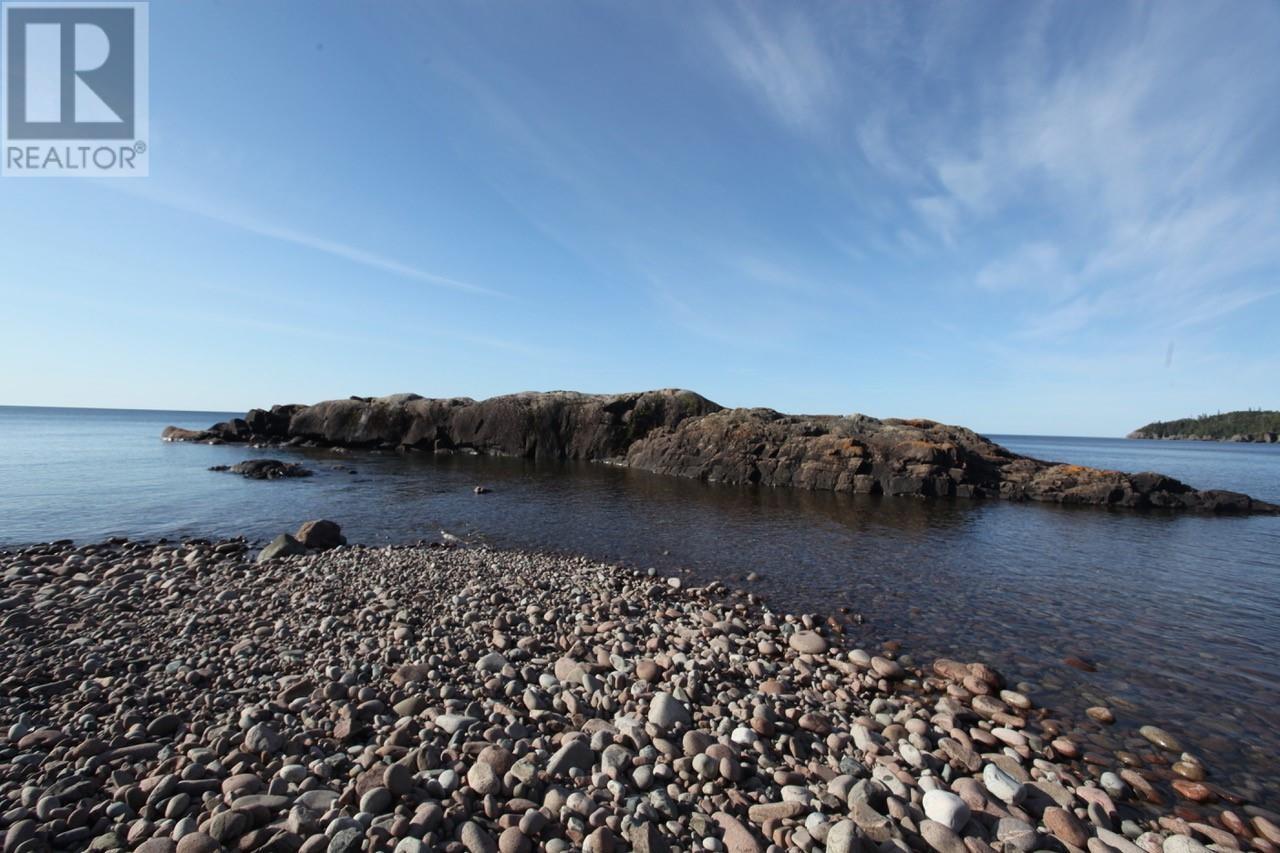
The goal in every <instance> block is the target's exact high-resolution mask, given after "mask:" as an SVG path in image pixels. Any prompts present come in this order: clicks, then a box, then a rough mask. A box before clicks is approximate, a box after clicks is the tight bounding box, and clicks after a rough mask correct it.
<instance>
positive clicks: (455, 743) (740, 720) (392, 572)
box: [0, 524, 1280, 853]
mask: <svg viewBox="0 0 1280 853" xmlns="http://www.w3.org/2000/svg"><path fill="white" fill-rule="evenodd" d="M298 540H300V541H292V540H291V544H290V542H286V543H284V544H285V545H287V546H288V547H281V543H279V542H277V543H275V545H274V547H273V548H272V549H271V550H269V551H268V552H267V557H266V558H265V559H260V557H261V556H262V554H261V552H260V551H259V549H258V548H256V547H251V546H250V545H249V543H247V542H245V541H243V540H239V539H236V540H226V541H218V542H212V541H204V540H197V541H188V542H158V543H148V542H130V541H126V540H111V541H108V542H104V543H99V544H90V545H75V544H74V543H71V542H69V541H63V542H58V543H51V544H46V545H39V546H32V547H28V548H23V549H18V550H14V551H8V552H0V572H2V573H3V577H4V585H3V588H2V590H0V659H2V660H3V661H4V667H3V673H2V674H0V724H2V727H0V833H2V836H3V850H4V853H10V851H14V853H16V852H17V851H38V850H48V849H55V850H83V849H93V850H146V851H175V850H176V851H182V853H188V851H191V852H192V853H194V851H213V850H222V849H228V850H246V851H249V850H273V851H274V850H278V851H288V853H293V851H347V853H354V851H360V850H369V851H382V850H386V851H391V850H394V851H398V852H399V851H403V853H413V851H420V850H440V851H448V853H461V851H464V850H465V851H467V853H492V851H499V850H500V851H502V853H533V851H547V853H563V851H569V850H584V851H592V853H612V851H625V850H635V851H668V850H680V851H693V850H705V851H713V853H714V851H729V853H763V852H764V851H769V852H770V853H776V851H783V850H800V851H804V853H817V851H824V850H825V851H827V853H849V851H861V853H868V851H872V850H874V851H878V853H895V851H901V853H908V851H928V850H935V851H939V853H966V851H967V853H984V851H988V850H995V851H1002V853H1029V851H1033V850H1053V851H1059V852H1060V853H1070V851H1076V850H1088V851H1089V853H1113V852H1114V853H1157V851H1161V852H1162V853H1201V851H1204V850H1206V849H1211V850H1218V851H1226V850H1236V849H1239V850H1258V851H1276V850H1280V816H1277V815H1276V813H1275V812H1274V811H1272V810H1270V809H1269V805H1271V804H1265V803H1253V802H1246V801H1244V800H1243V799H1242V798H1241V797H1239V796H1238V795H1236V794H1234V793H1233V792H1231V791H1230V790H1226V789H1223V788H1221V787H1218V786H1217V785H1215V784H1214V783H1213V782H1212V781H1211V764H1212V756H1204V755H1195V754H1192V753H1190V752H1186V751H1184V750H1183V747H1182V745H1181V744H1180V743H1179V742H1178V740H1177V739H1176V738H1175V737H1174V736H1173V735H1171V734H1170V733H1168V732H1166V731H1164V730H1163V729H1161V728H1159V727H1158V726H1157V725H1155V724H1153V723H1154V722H1158V721H1153V723H1149V724H1146V725H1143V726H1142V727H1141V728H1140V729H1139V731H1140V732H1141V736H1142V740H1143V746H1142V748H1141V749H1136V750H1123V751H1117V752H1115V753H1109V752H1098V751H1097V750H1096V749H1093V748H1091V744H1092V743H1095V742H1096V738H1094V737H1093V736H1092V733H1093V732H1096V731H1098V730H1103V729H1105V728H1106V727H1107V726H1109V725H1111V724H1112V723H1113V722H1114V721H1115V718H1116V715H1117V714H1120V713H1122V711H1120V710H1117V709H1111V708H1106V707H1101V706H1099V707H1092V708H1090V709H1089V712H1088V714H1087V715H1085V716H1084V717H1083V718H1082V719H1078V720H1071V719H1065V718H1064V717H1062V716H1061V715H1056V714H1055V713H1054V712H1053V711H1052V710H1051V709H1046V708H1041V707H1038V706H1037V703H1036V702H1035V699H1034V696H1033V695H1032V691H1030V690H1029V689H1024V687H1023V685H1021V684H1020V683H1019V682H1017V681H1016V680H1012V679H1011V678H1006V676H1005V675H1003V674H1001V673H999V672H997V671H996V670H995V669H993V668H992V667H990V666H988V665H986V664H985V663H983V662H980V661H956V660H949V659H938V660H929V661H917V660H914V659H913V658H912V657H911V656H910V654H909V653H908V652H909V650H905V649H900V648H899V647H898V646H897V644H896V643H893V642H885V643H883V644H882V645H881V646H878V647H874V648H872V647H864V648H855V647H853V646H852V644H851V643H850V642H849V641H848V639H847V638H846V637H845V636H844V635H843V634H842V633H841V628H840V624H841V623H840V622H838V621H837V620H834V619H830V618H828V614H787V613H781V612H775V611H774V610H772V609H771V608H770V606H769V603H768V602H767V601H763V600H761V599H760V598H759V597H758V596H757V595H755V594H753V593H752V592H751V591H750V590H749V589H735V588H731V587H729V586H726V585H725V584H723V583H720V582H714V583H710V584H708V585H705V586H693V585H691V584H690V583H689V582H688V581H687V580H686V579H682V578H679V577H662V576H658V575H656V574H654V573H650V572H640V571H635V570H630V569H624V568H620V567H617V566H613V565H608V564H603V563H598V562H594V561H592V560H588V559H586V558H575V557H566V556H560V555H549V554H542V553H534V552H526V551H511V550H496V549H489V548H456V547H444V546H441V545H439V544H430V545H428V544H419V545H411V546H388V547H380V548H369V547H362V546H358V545H353V546H347V545H339V544H337V543H338V542H339V541H340V537H339V535H338V532H337V529H336V526H334V527H333V528H332V529H329V528H326V527H324V526H323V524H322V525H320V526H315V525H312V526H309V527H308V526H304V529H303V530H300V531H299V536H298ZM306 546H310V547H306ZM271 554H275V555H277V556H270V555H271Z"/></svg>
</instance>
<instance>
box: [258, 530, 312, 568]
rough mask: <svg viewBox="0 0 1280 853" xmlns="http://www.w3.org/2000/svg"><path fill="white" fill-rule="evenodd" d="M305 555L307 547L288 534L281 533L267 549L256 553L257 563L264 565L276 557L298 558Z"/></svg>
mask: <svg viewBox="0 0 1280 853" xmlns="http://www.w3.org/2000/svg"><path fill="white" fill-rule="evenodd" d="M305 553H307V546H305V545H303V544H302V543H301V542H299V541H298V540H297V539H295V538H293V537H292V536H290V535H289V534H288V533H281V534H280V535H279V536H277V537H276V538H275V539H272V540H271V543H270V544H269V545H267V547H265V548H263V549H262V550H261V551H259V552H258V562H259V563H265V562H267V561H268V560H274V559H276V558H277V557H298V556H302V555H303V554H305Z"/></svg>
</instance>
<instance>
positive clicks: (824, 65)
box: [707, 5, 838, 131]
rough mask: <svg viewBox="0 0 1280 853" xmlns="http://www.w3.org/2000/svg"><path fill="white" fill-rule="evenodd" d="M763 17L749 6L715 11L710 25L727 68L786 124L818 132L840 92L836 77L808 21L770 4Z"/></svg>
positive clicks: (713, 41)
mask: <svg viewBox="0 0 1280 853" xmlns="http://www.w3.org/2000/svg"><path fill="white" fill-rule="evenodd" d="M772 9H773V10H774V14H773V15H771V16H770V20H768V21H765V20H763V19H762V17H761V16H760V15H759V14H757V13H756V11H755V10H754V9H753V8H751V7H750V6H746V5H742V6H737V7H735V11H733V12H728V13H718V12H717V13H712V14H711V15H710V16H709V17H708V18H707V29H708V32H709V34H710V36H711V41H712V43H713V44H714V45H715V46H716V47H717V48H718V49H719V51H720V54H721V56H722V57H723V59H724V61H725V63H726V64H727V66H728V69H729V70H730V71H731V72H732V73H733V75H734V76H736V77H737V78H738V80H739V82H740V83H742V84H743V85H745V86H746V87H747V88H748V90H749V91H750V92H751V93H752V94H753V95H754V96H755V97H757V98H759V99H760V100H761V102H762V103H763V104H764V106H766V107H767V108H768V109H769V110H771V111H772V112H773V113H774V114H775V115H776V116H777V117H778V118H779V119H781V120H782V122H784V123H785V124H787V125H788V126H790V127H792V128H795V129H799V130H805V131H819V130H821V129H822V127H823V126H824V125H825V122H826V119H827V117H828V110H829V108H830V107H831V105H832V103H833V102H834V98H835V94H836V92H837V91H838V86H837V83H836V80H837V75H836V72H835V69H834V68H833V66H832V63H831V61H830V59H829V57H828V55H827V52H826V51H825V49H824V48H823V47H822V45H821V43H820V41H819V39H818V34H817V33H816V32H815V31H814V30H813V28H812V26H811V24H810V22H809V20H808V19H807V18H806V17H804V16H803V15H802V14H800V13H799V12H792V11H788V7H784V6H781V5H777V6H774V7H772Z"/></svg>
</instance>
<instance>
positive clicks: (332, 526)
mask: <svg viewBox="0 0 1280 853" xmlns="http://www.w3.org/2000/svg"><path fill="white" fill-rule="evenodd" d="M293 536H294V538H295V539H297V540H298V541H299V542H301V543H302V544H303V545H304V546H306V547H307V548H314V549H318V550H324V549H326V548H337V547H338V546H339V545H346V544H347V537H345V536H343V535H342V528H341V527H339V526H338V523H337V522H336V521H324V520H319V521H305V522H303V523H302V526H301V527H299V528H298V532H297V533H295V534H293Z"/></svg>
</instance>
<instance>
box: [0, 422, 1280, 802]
mask: <svg viewBox="0 0 1280 853" xmlns="http://www.w3.org/2000/svg"><path fill="white" fill-rule="evenodd" d="M225 416H226V415H225V414H219V413H191V412H134V411H130V412H119V411H102V410H67V409H27V408H4V407H0V547H2V546H7V545H16V544H23V543H30V542H35V541H43V540H50V539H55V538H63V537H71V538H75V539H77V540H83V541H90V540H96V539H102V538H105V537H107V536H112V535H127V536H131V537H134V538H157V537H161V536H167V537H170V538H173V537H180V536H218V535H240V534H244V535H246V536H249V537H251V538H255V539H266V538H270V537H272V536H275V535H276V534H278V533H280V532H282V531H285V530H293V529H294V528H295V527H296V526H297V525H298V523H299V522H301V521H303V520H306V519H308V518H318V517H326V518H332V519H334V520H336V521H338V522H340V523H341V524H342V526H343V529H344V531H345V532H346V533H347V535H348V537H349V538H350V539H351V540H352V541H357V542H364V543H379V542H406V541H414V540H417V539H421V538H428V539H430V538H435V537H437V536H438V535H439V531H441V530H448V531H450V532H452V533H455V534H457V535H460V536H465V537H468V538H471V539H474V540H477V541H485V542H489V543H492V544H494V545H500V546H513V547H531V548H541V549H548V550H557V551H572V552H582V553H586V554H589V555H592V556H594V557H598V558H602V559H609V560H615V561H620V562H623V563H627V564H630V565H635V566H641V567H648V566H654V567H657V568H659V569H661V570H663V571H689V572H691V573H693V575H694V576H696V577H698V578H702V579H708V578H725V579H729V580H734V579H738V578H741V577H742V576H744V575H745V574H746V573H747V572H750V571H756V572H759V573H760V574H761V575H763V580H761V581H760V582H759V583H758V584H757V588H758V589H759V591H760V592H761V593H762V594H764V595H765V596H766V598H767V599H768V600H769V601H770V603H772V604H774V605H775V606H780V607H786V608H789V609H792V610H798V611H812V612H821V613H831V612H833V611H835V610H836V609H838V608H842V607H845V608H848V609H849V611H850V612H852V613H857V614H861V616H862V617H863V619H864V623H863V624H862V625H861V626H860V627H855V628H854V629H853V630H854V631H855V632H860V633H861V634H863V635H864V637H863V639H864V640H865V641H866V642H867V643H874V642H879V641H883V640H887V639H895V640H900V641H902V642H903V643H904V648H905V649H907V650H908V651H910V652H912V653H913V654H914V655H915V656H917V657H919V658H922V659H927V658H928V657H930V656H933V655H940V654H945V655H948V656H953V657H960V658H967V659H979V658H980V659H983V660H988V661H990V662H992V663H993V664H995V665H997V666H998V667H999V668H1001V669H1002V670H1004V671H1005V673H1006V674H1007V675H1009V676H1010V677H1011V679H1012V680H1016V681H1024V682H1028V683H1029V684H1031V685H1032V688H1033V692H1034V693H1035V695H1036V698H1037V699H1039V700H1041V701H1043V702H1044V703H1046V704H1048V705H1051V706H1053V707H1061V708H1063V709H1064V711H1068V712H1077V713H1078V712H1079V711H1080V710H1081V709H1082V708H1083V707H1084V706H1086V705H1088V704H1094V703H1097V702H1105V703H1107V704H1110V705H1112V706H1113V707H1115V708H1116V709H1117V710H1118V712H1119V715H1120V716H1121V718H1122V722H1123V724H1122V725H1120V726H1117V727H1115V728H1114V729H1110V730H1107V731H1105V732H1104V731H1102V730H1100V729H1095V730H1092V731H1091V733H1090V736H1092V737H1095V738H1096V739H1097V743H1098V744H1099V745H1102V746H1117V745H1124V744H1126V743H1128V742H1130V741H1132V738H1133V734H1132V731H1133V728H1134V727H1136V725H1140V724H1142V723H1147V722H1154V723H1157V724H1159V725H1162V726H1163V727H1165V728H1167V729H1169V730H1170V731H1172V732H1174V733H1175V734H1176V735H1178V736H1179V737H1180V738H1181V739H1182V740H1183V741H1184V744H1186V745H1187V746H1188V748H1189V749H1190V750H1192V751H1195V752H1197V753H1199V754H1201V755H1202V756H1203V757H1204V759H1205V760H1206V761H1207V762H1208V764H1209V767H1210V769H1211V771H1212V775H1211V779H1212V780H1213V781H1217V782H1218V783H1220V784H1223V785H1227V786H1229V787H1231V788H1233V789H1235V790H1237V791H1241V792H1244V793H1247V794H1249V795H1250V796H1252V797H1253V798H1254V799H1255V800H1257V801H1260V802H1265V803H1269V804H1272V805H1275V804H1277V803H1280V767H1277V765H1276V761H1275V759H1276V756H1277V754H1278V753H1280V712H1278V711H1277V705H1276V697H1277V695H1278V694H1277V689H1278V688H1280V662H1278V661H1277V656H1276V653H1275V649H1276V648H1277V646H1278V645H1280V617H1278V616H1277V614H1278V613H1280V519H1277V518H1270V517H1256V518H1213V517H1201V516H1193V515H1174V514H1160V513H1147V514H1143V513H1135V512H1128V511H1120V510H1115V511H1110V510H1104V509H1096V508H1063V507H1053V506H1040V505H1012V504H1005V503H999V502H995V501H992V502H986V503H983V502H967V501H922V500H916V499H910V498H873V497H865V496H846V495H830V494H814V493H804V492H793V491H786V490H761V489H751V488H736V487H717V486H708V485H704V484H701V483H696V482H689V481H685V480H679V479H674V478H668V477H660V476H655V475H650V474H645V473H642V472H636V471H626V470H622V469H617V468H612V467H609V466H604V465H590V464H545V463H539V464H534V463H532V462H526V461H522V460H507V459H487V458H486V459H476V458H469V457H442V458H436V457H433V456H430V455H409V456H399V455H396V454H377V453H347V454H341V453H333V452H329V451H297V452H288V451H274V452H272V453H268V452H265V451H255V450H252V449H246V448H243V447H227V446H218V447H210V446H206V445H181V444H168V443H164V442H161V441H160V440H159V438H158V436H159V434H160V430H161V429H162V428H163V427H164V426H166V425H168V424H170V423H173V424H177V425H179V426H187V427H204V426H207V425H208V424H209V423H211V422H213V421H215V420H220V419H222V418H224V417H225ZM993 438H995V440H997V441H999V442H1000V443H1002V444H1004V445H1006V446H1007V447H1009V448H1011V449H1013V450H1016V451H1018V452H1020V453H1025V454H1028V455H1031V456H1036V457H1039V458H1044V459H1052V460H1055V461H1062V462H1072V463H1076V464H1083V465H1093V466H1098V467H1104V468H1117V469H1121V470H1128V471H1138V470H1156V471H1160V472H1162V473H1166V474H1170V475H1172V476H1175V477H1178V478H1179V479H1183V480H1186V481H1187V482H1189V483H1191V484H1192V485H1195V486H1197V487H1199V488H1228V489H1235V490H1239V491H1244V492H1247V493H1249V494H1252V495H1254V496H1255V497H1259V498H1263V499H1266V500H1271V501H1276V502H1280V446H1265V445H1243V444H1209V443H1190V442H1152V441H1125V440H1112V439H1085V438H1058V437H1039V436H993ZM285 453H289V454H290V455H291V456H292V457H305V459H306V461H307V464H308V465H309V466H310V467H311V468H313V469H314V470H315V471H316V476H314V477H311V478H308V479H304V480H289V481H280V482H251V481H247V480H244V479H241V478H239V477H235V476H231V475H228V474H218V473H212V472H209V471H207V470H206V469H207V468H208V467H209V466H211V465H217V464H230V463H234V462H237V461H240V460H242V459H245V458H250V457H254V456H265V455H273V454H274V455H276V456H280V455H282V454H285ZM477 483H483V484H485V485H487V486H489V487H490V488H492V489H493V493H492V494H488V495H475V494H473V493H472V491H471V489H472V487H473V486H474V485H476V484H477ZM1068 655H1076V656H1080V657H1084V658H1087V659H1090V660H1092V661H1095V662H1096V663H1097V664H1098V671H1097V672H1096V673H1089V674H1086V673H1081V672H1078V671H1076V670H1073V669H1071V668H1069V667H1066V666H1065V665H1063V664H1062V659H1063V658H1064V657H1066V656H1068Z"/></svg>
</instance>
